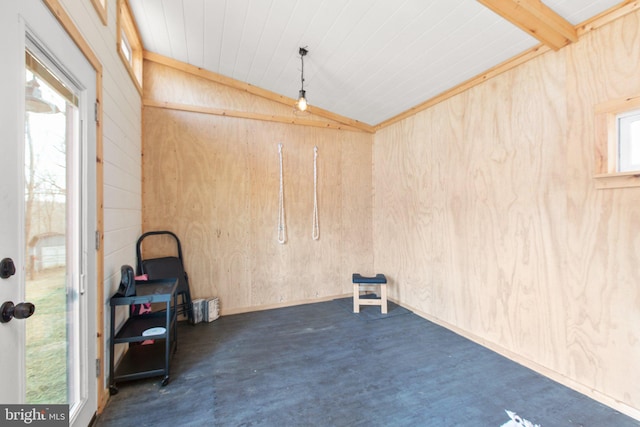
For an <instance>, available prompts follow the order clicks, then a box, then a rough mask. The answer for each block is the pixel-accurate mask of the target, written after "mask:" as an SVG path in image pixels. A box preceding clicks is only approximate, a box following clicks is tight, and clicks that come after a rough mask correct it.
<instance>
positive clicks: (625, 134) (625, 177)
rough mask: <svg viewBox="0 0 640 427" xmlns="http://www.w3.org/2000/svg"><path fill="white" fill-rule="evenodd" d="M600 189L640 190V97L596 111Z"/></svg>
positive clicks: (596, 148)
mask: <svg viewBox="0 0 640 427" xmlns="http://www.w3.org/2000/svg"><path fill="white" fill-rule="evenodd" d="M595 131H596V146H595V152H596V159H595V160H596V161H595V176H594V178H595V180H596V187H597V188H625V187H640V96H631V97H628V98H623V99H614V100H611V101H607V102H604V103H602V104H600V105H596V107H595Z"/></svg>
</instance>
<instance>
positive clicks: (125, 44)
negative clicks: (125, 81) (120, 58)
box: [120, 31, 133, 66]
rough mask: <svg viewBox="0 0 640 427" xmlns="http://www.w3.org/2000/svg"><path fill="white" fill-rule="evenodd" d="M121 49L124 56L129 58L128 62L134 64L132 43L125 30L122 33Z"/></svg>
mask: <svg viewBox="0 0 640 427" xmlns="http://www.w3.org/2000/svg"><path fill="white" fill-rule="evenodd" d="M120 37H121V39H120V50H121V51H122V54H123V55H124V58H125V59H126V60H127V62H128V63H129V66H133V64H132V63H131V60H132V58H131V44H129V40H127V35H126V34H125V32H124V31H123V32H122V34H120Z"/></svg>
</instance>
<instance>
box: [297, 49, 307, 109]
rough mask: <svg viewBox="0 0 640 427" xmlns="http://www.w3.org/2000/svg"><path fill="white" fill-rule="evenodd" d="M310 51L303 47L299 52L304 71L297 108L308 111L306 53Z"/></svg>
mask: <svg viewBox="0 0 640 427" xmlns="http://www.w3.org/2000/svg"><path fill="white" fill-rule="evenodd" d="M308 52H309V51H308V50H307V48H306V47H301V48H300V50H299V51H298V53H299V54H300V62H301V63H302V72H301V74H300V84H301V87H300V92H298V101H297V102H296V108H297V109H298V111H306V110H307V107H308V106H309V105H308V104H307V98H306V95H307V94H306V92H305V90H304V57H305V55H306V54H307V53H308Z"/></svg>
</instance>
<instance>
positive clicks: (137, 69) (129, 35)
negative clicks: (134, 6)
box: [117, 0, 142, 95]
mask: <svg viewBox="0 0 640 427" xmlns="http://www.w3.org/2000/svg"><path fill="white" fill-rule="evenodd" d="M117 34H118V54H119V55H120V58H121V59H122V62H123V63H124V65H125V66H126V67H127V71H128V72H129V75H130V76H131V79H132V80H133V83H134V84H135V85H136V88H137V89H138V92H139V93H140V95H142V42H141V41H140V35H139V33H138V28H137V27H136V23H135V21H134V20H133V14H132V13H131V9H130V8H129V2H128V1H127V0H118V33H117Z"/></svg>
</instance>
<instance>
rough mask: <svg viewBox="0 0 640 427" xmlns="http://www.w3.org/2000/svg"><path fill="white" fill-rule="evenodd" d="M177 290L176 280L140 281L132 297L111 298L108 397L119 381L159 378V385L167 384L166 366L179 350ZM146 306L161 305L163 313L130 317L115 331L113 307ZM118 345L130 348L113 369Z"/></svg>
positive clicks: (167, 367)
mask: <svg viewBox="0 0 640 427" xmlns="http://www.w3.org/2000/svg"><path fill="white" fill-rule="evenodd" d="M177 288H178V280H177V279H163V280H150V281H140V282H136V295H135V296H130V297H120V296H113V297H112V298H111V302H110V304H111V340H110V341H111V346H110V363H109V393H110V394H112V395H113V394H116V393H117V392H118V388H117V382H118V381H130V380H136V379H140V378H146V377H152V376H160V375H162V376H163V379H162V385H163V386H165V385H167V384H168V383H169V362H170V360H171V356H172V354H173V353H174V352H175V351H176V350H177V347H178V328H177V325H178V323H177V321H176V319H177V313H176V291H177ZM146 303H161V304H164V309H163V310H161V311H154V312H149V313H145V314H140V315H132V316H130V317H129V318H128V319H127V320H126V321H125V323H124V324H123V325H122V327H121V328H120V329H119V330H118V331H116V325H115V317H116V307H118V306H131V305H134V304H146ZM117 344H127V345H128V346H129V348H128V349H127V352H126V353H125V354H124V356H123V357H122V360H121V361H120V363H119V364H118V366H117V368H116V367H115V357H114V356H115V348H116V345H117Z"/></svg>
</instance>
